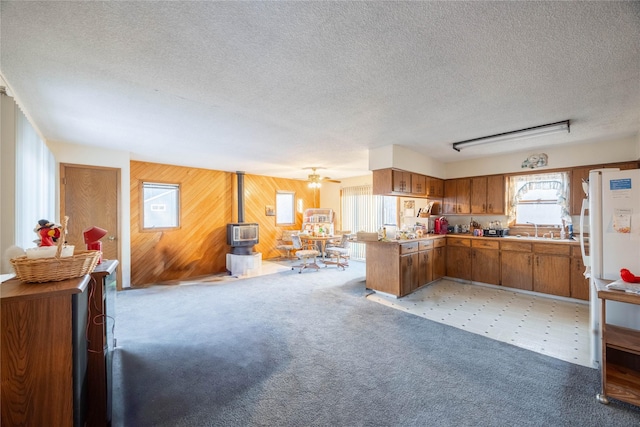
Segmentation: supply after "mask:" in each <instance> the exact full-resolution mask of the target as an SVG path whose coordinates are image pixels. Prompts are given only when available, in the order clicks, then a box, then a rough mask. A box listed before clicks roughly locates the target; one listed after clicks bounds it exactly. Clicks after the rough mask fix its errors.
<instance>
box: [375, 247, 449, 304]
mask: <svg viewBox="0 0 640 427" xmlns="http://www.w3.org/2000/svg"><path fill="white" fill-rule="evenodd" d="M366 245H367V288H369V289H372V290H375V291H379V292H384V293H388V294H391V295H395V296H397V297H401V296H404V295H407V294H410V293H411V292H414V291H415V290H416V289H418V288H420V287H422V286H424V285H426V284H428V283H431V282H433V281H435V280H438V279H440V278H442V277H444V276H445V265H446V264H445V250H446V247H445V246H446V240H445V236H443V235H429V236H426V237H422V238H419V239H409V240H381V241H372V242H366Z"/></svg>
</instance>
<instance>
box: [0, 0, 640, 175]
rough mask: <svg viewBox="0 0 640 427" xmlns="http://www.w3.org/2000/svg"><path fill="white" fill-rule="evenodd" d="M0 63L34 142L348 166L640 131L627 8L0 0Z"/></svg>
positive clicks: (298, 171) (638, 16) (286, 167)
mask: <svg viewBox="0 0 640 427" xmlns="http://www.w3.org/2000/svg"><path fill="white" fill-rule="evenodd" d="M0 19H1V21H0V36H1V39H0V42H1V45H0V48H1V51H0V71H1V73H2V76H3V78H4V80H5V81H6V83H7V85H8V87H9V90H10V91H11V92H12V93H13V94H14V96H15V97H16V99H17V100H18V102H19V103H20V104H21V106H22V107H23V109H24V110H25V111H26V112H27V114H28V116H29V117H30V118H31V119H32V120H33V122H34V124H35V126H36V127H37V128H38V129H39V131H40V132H41V133H42V135H43V137H44V138H45V139H47V140H50V141H59V142H68V143H75V144H89V145H96V146H101V147H109V148H112V149H117V150H125V151H130V152H131V156H132V159H137V160H145V161H152V162H160V163H170V164H178V165H188V166H195V167H204V168H210V169H218V170H226V171H235V170H244V171H246V172H247V173H252V174H262V175H274V176H281V177H289V178H304V177H305V176H306V175H307V174H308V173H309V171H308V170H303V168H304V167H307V166H319V167H324V168H326V169H324V170H322V171H321V172H323V174H324V175H329V176H331V177H332V178H344V177H348V176H355V175H362V174H364V173H366V171H367V170H368V150H369V149H370V148H377V147H381V146H386V145H391V144H396V145H401V146H404V147H406V148H409V149H411V150H414V151H416V152H419V153H423V154H425V155H427V156H430V157H432V158H434V159H437V160H440V161H442V162H452V161H457V160H463V159H468V158H473V157H477V156H486V155H490V154H491V153H492V152H495V151H496V150H498V149H499V150H501V151H502V152H505V151H508V150H515V151H523V150H524V151H526V150H527V149H528V148H530V147H528V146H527V145H522V144H517V145H516V144H510V145H506V146H505V145H502V146H498V147H497V148H495V149H492V150H489V149H486V148H477V149H468V150H463V151H462V152H460V153H458V152H456V151H454V150H453V149H452V148H451V143H453V142H456V141H460V140H465V139H470V138H477V137H481V136H486V135H491V134H495V133H500V132H506V131H511V130H515V129H520V128H525V127H530V126H536V125H540V124H544V123H549V122H555V121H559V120H566V119H570V120H571V121H572V126H571V133H570V134H563V135H560V136H553V137H545V138H536V139H535V140H533V139H532V140H529V141H530V142H531V143H534V144H536V145H537V146H536V148H544V147H546V146H551V145H557V144H579V143H583V142H594V141H606V140H608V139H611V138H612V137H623V136H629V135H633V134H636V133H637V132H638V130H639V129H640V2H484V1H477V2H462V1H459V2H208V1H203V2H181V1H174V2H171V1H168V2H155V1H137V2H129V1H111V2H109V1H107V2H93V1H91V2H78V1H65V2H55V1H43V2H39V1H19V2H18V1H2V9H1V16H0Z"/></svg>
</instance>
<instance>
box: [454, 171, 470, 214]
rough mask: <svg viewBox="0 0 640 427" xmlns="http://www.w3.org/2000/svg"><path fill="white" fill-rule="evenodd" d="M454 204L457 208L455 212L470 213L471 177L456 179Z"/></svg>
mask: <svg viewBox="0 0 640 427" xmlns="http://www.w3.org/2000/svg"><path fill="white" fill-rule="evenodd" d="M456 190H457V192H456V205H457V207H458V209H457V210H456V213H459V214H468V213H471V179H469V178H460V179H456Z"/></svg>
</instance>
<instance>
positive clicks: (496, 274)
mask: <svg viewBox="0 0 640 427" xmlns="http://www.w3.org/2000/svg"><path fill="white" fill-rule="evenodd" d="M471 280H474V281H476V282H482V283H488V284H490V285H499V284H500V251H498V250H497V249H480V248H473V249H472V250H471Z"/></svg>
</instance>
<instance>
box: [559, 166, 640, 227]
mask: <svg viewBox="0 0 640 427" xmlns="http://www.w3.org/2000/svg"><path fill="white" fill-rule="evenodd" d="M638 167H640V162H637V161H635V162H623V163H609V164H606V165H591V166H583V167H579V168H573V169H571V177H570V179H571V189H570V191H571V194H570V195H569V199H570V200H571V206H570V210H571V215H580V210H581V209H582V200H584V199H585V198H586V195H585V194H584V190H583V189H582V181H583V180H584V181H588V180H589V171H591V170H593V169H601V168H618V169H620V170H628V169H638ZM585 215H589V210H587V211H586V212H585Z"/></svg>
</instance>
